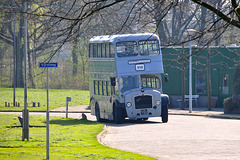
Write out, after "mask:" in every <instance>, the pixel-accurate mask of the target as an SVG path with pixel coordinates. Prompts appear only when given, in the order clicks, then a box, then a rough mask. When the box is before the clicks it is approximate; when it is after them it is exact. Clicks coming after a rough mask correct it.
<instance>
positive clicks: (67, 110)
mask: <svg viewBox="0 0 240 160" xmlns="http://www.w3.org/2000/svg"><path fill="white" fill-rule="evenodd" d="M66 118H68V97H67V98H66Z"/></svg>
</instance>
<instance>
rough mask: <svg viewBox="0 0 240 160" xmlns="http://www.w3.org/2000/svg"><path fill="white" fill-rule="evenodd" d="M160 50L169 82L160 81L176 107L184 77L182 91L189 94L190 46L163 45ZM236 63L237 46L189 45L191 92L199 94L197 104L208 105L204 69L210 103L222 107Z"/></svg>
mask: <svg viewBox="0 0 240 160" xmlns="http://www.w3.org/2000/svg"><path fill="white" fill-rule="evenodd" d="M162 53H163V61H164V72H165V73H168V77H169V81H168V82H164V81H163V92H164V93H166V94H168V95H169V96H170V100H171V104H170V107H179V104H180V102H179V101H178V100H180V99H181V95H182V86H184V83H183V81H184V82H185V87H184V89H185V95H188V94H189V47H172V48H162ZM208 62H209V63H208ZM238 63H240V47H238V46H229V47H212V46H211V47H196V46H195V47H193V48H192V67H193V70H192V94H193V95H199V99H198V106H199V107H207V93H208V91H207V69H208V68H209V71H210V78H211V88H212V107H223V101H224V99H225V98H227V97H230V96H232V94H233V74H234V65H235V64H238ZM208 64H209V65H208ZM183 79H184V80H183ZM194 104H195V103H193V107H195V105H194ZM186 106H188V104H187V103H186Z"/></svg>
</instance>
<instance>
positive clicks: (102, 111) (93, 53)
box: [89, 33, 169, 123]
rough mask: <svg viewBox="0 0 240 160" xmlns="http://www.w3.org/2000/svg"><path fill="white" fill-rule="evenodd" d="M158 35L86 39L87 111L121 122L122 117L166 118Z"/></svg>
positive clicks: (101, 118)
mask: <svg viewBox="0 0 240 160" xmlns="http://www.w3.org/2000/svg"><path fill="white" fill-rule="evenodd" d="M163 74H164V71H163V61H162V53H161V48H160V41H159V37H158V36H157V35H155V34H150V33H149V34H122V35H105V36H96V37H93V38H92V39H90V42H89V90H90V106H91V114H92V115H95V116H96V118H97V121H99V122H100V121H102V120H104V119H108V120H114V121H115V123H122V122H123V120H124V119H125V118H129V119H141V120H147V119H148V118H149V117H162V122H163V123H166V122H167V121H168V104H169V97H168V95H165V94H163V92H162V83H161V76H164V75H163Z"/></svg>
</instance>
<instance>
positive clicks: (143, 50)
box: [139, 40, 160, 55]
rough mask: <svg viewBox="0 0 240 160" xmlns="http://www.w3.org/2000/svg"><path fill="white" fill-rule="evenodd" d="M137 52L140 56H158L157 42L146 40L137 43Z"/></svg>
mask: <svg viewBox="0 0 240 160" xmlns="http://www.w3.org/2000/svg"><path fill="white" fill-rule="evenodd" d="M139 50H140V54H141V55H158V54H159V51H160V47H159V43H158V41H157V40H146V41H140V42H139Z"/></svg>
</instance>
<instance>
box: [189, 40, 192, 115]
mask: <svg viewBox="0 0 240 160" xmlns="http://www.w3.org/2000/svg"><path fill="white" fill-rule="evenodd" d="M189 113H192V39H190V48H189Z"/></svg>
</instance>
